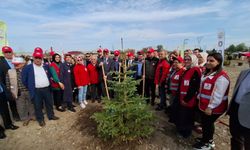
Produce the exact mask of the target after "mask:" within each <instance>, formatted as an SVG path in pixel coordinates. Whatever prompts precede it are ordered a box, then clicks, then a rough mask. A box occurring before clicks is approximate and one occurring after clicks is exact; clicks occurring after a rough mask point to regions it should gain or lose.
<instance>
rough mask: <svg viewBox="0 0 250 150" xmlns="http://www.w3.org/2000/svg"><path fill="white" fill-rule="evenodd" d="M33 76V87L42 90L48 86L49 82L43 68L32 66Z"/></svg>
mask: <svg viewBox="0 0 250 150" xmlns="http://www.w3.org/2000/svg"><path fill="white" fill-rule="evenodd" d="M33 67H34V74H35V87H36V88H44V87H48V86H49V80H48V77H47V74H46V72H45V70H44V68H43V66H42V65H41V66H37V65H35V64H33Z"/></svg>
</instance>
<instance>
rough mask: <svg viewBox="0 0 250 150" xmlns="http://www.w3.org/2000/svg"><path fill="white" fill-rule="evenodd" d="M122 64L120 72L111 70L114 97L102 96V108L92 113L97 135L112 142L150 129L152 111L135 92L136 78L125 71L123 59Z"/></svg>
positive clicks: (149, 132) (140, 135)
mask: <svg viewBox="0 0 250 150" xmlns="http://www.w3.org/2000/svg"><path fill="white" fill-rule="evenodd" d="M122 66H123V73H114V74H115V77H114V78H115V80H114V81H109V83H110V86H111V87H110V90H113V92H114V98H112V99H111V100H108V98H107V97H104V106H103V111H102V112H98V113H95V114H94V115H93V116H92V118H94V120H95V121H96V122H97V124H98V126H97V130H98V134H99V136H100V137H102V138H104V140H108V139H113V140H114V141H115V142H122V141H132V140H136V139H138V138H142V137H148V136H149V135H150V134H151V133H152V132H153V131H154V126H153V125H154V120H155V117H154V114H153V112H152V111H151V110H150V109H149V107H148V106H147V105H146V102H145V99H144V98H143V97H141V96H139V95H138V94H136V85H137V84H139V82H140V81H139V80H137V81H136V80H135V79H133V78H132V77H131V76H130V75H131V74H132V73H133V72H132V71H126V65H125V61H123V65H122ZM118 78H121V79H120V82H119V80H118Z"/></svg>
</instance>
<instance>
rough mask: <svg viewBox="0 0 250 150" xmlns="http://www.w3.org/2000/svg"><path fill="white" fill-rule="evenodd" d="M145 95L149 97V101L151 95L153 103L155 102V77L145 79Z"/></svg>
mask: <svg viewBox="0 0 250 150" xmlns="http://www.w3.org/2000/svg"><path fill="white" fill-rule="evenodd" d="M145 96H146V98H147V102H148V103H149V101H150V97H151V104H154V102H155V83H154V79H146V80H145Z"/></svg>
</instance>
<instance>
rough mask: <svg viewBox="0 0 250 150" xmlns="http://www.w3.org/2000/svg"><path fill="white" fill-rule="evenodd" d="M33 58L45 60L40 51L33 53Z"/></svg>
mask: <svg viewBox="0 0 250 150" xmlns="http://www.w3.org/2000/svg"><path fill="white" fill-rule="evenodd" d="M33 58H43V53H41V52H39V51H35V52H34V53H33Z"/></svg>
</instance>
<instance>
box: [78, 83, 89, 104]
mask: <svg viewBox="0 0 250 150" xmlns="http://www.w3.org/2000/svg"><path fill="white" fill-rule="evenodd" d="M87 88H88V86H87V85H85V86H80V88H78V101H79V103H82V102H83V101H85V100H86V94H87Z"/></svg>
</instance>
